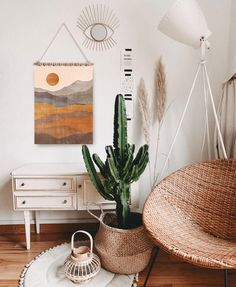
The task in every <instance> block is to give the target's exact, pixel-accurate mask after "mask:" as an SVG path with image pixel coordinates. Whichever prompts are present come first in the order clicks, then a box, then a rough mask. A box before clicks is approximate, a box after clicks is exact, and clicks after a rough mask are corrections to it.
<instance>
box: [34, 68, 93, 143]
mask: <svg viewBox="0 0 236 287" xmlns="http://www.w3.org/2000/svg"><path fill="white" fill-rule="evenodd" d="M34 68H35V88H34V93H35V144H91V143H92V142H93V65H83V64H43V63H42V64H41V63H36V64H35V65H34Z"/></svg>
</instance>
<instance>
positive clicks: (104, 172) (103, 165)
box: [93, 153, 108, 178]
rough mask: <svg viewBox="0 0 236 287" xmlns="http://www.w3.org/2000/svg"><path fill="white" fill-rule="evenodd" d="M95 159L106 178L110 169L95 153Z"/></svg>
mask: <svg viewBox="0 0 236 287" xmlns="http://www.w3.org/2000/svg"><path fill="white" fill-rule="evenodd" d="M93 161H94V162H95V163H96V165H97V167H98V168H99V170H100V172H101V175H102V176H103V177H104V178H106V177H107V176H108V170H107V167H106V165H105V164H104V163H103V162H102V160H101V159H100V157H99V156H98V155H97V154H96V153H95V154H93Z"/></svg>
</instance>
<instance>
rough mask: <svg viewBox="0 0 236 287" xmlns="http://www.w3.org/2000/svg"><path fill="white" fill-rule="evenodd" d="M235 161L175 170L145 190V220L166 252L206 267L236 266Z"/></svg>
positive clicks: (149, 230) (150, 232) (210, 163)
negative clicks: (151, 187)
mask: <svg viewBox="0 0 236 287" xmlns="http://www.w3.org/2000/svg"><path fill="white" fill-rule="evenodd" d="M235 171H236V162H233V161H221V160H219V161H212V162H207V163H201V164H195V165H192V166H189V167H187V168H185V169H182V170H179V171H177V172H175V173H173V174H172V175H170V176H169V177H167V178H166V179H164V180H162V181H161V182H160V184H159V185H158V186H157V187H156V188H155V189H154V190H153V191H152V192H151V194H150V195H149V197H148V199H147V201H146V203H145V206H144V210H143V222H144V225H145V227H146V229H147V231H148V232H149V234H150V235H151V237H152V238H153V240H154V241H155V242H156V244H157V245H159V246H160V247H162V248H163V249H164V250H166V251H167V252H170V253H171V254H174V255H176V256H178V257H180V258H181V259H183V260H185V261H188V262H190V263H192V264H196V265H199V266H202V267H207V268H217V269H218V268H222V269H236V176H235V175H236V172H235Z"/></svg>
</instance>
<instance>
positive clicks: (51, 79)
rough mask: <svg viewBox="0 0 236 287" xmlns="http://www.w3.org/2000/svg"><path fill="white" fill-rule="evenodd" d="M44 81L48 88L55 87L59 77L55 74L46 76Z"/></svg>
mask: <svg viewBox="0 0 236 287" xmlns="http://www.w3.org/2000/svg"><path fill="white" fill-rule="evenodd" d="M46 81H47V83H48V84H49V85H50V86H55V85H56V84H57V83H58V82H59V77H58V75H57V74H55V73H50V74H48V75H47V78H46Z"/></svg>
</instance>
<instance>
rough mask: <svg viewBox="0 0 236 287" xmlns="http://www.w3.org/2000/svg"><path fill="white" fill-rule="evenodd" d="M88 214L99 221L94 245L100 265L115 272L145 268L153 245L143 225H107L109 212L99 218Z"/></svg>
mask: <svg viewBox="0 0 236 287" xmlns="http://www.w3.org/2000/svg"><path fill="white" fill-rule="evenodd" d="M89 212H90V211H89ZM90 214H91V215H92V216H94V217H95V218H96V219H98V220H99V222H100V226H99V230H98V233H97V234H96V237H95V240H94V246H95V250H96V252H97V254H98V256H99V257H100V260H101V264H102V267H103V268H105V269H106V270H108V271H110V272H114V273H117V274H134V273H138V272H140V271H142V270H143V269H145V267H146V266H147V265H148V262H149V259H150V256H151V252H152V249H153V246H154V245H153V243H152V241H151V240H150V239H149V237H148V236H147V233H146V231H145V229H144V226H143V225H141V226H139V227H137V228H133V229H118V228H115V227H111V226H109V225H108V224H109V223H108V222H109V219H110V216H109V215H110V213H107V212H102V213H101V215H100V217H99V218H98V217H97V216H95V215H94V214H92V213H91V212H90ZM133 215H134V214H133ZM137 215H139V216H140V214H137ZM113 218H114V216H113Z"/></svg>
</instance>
